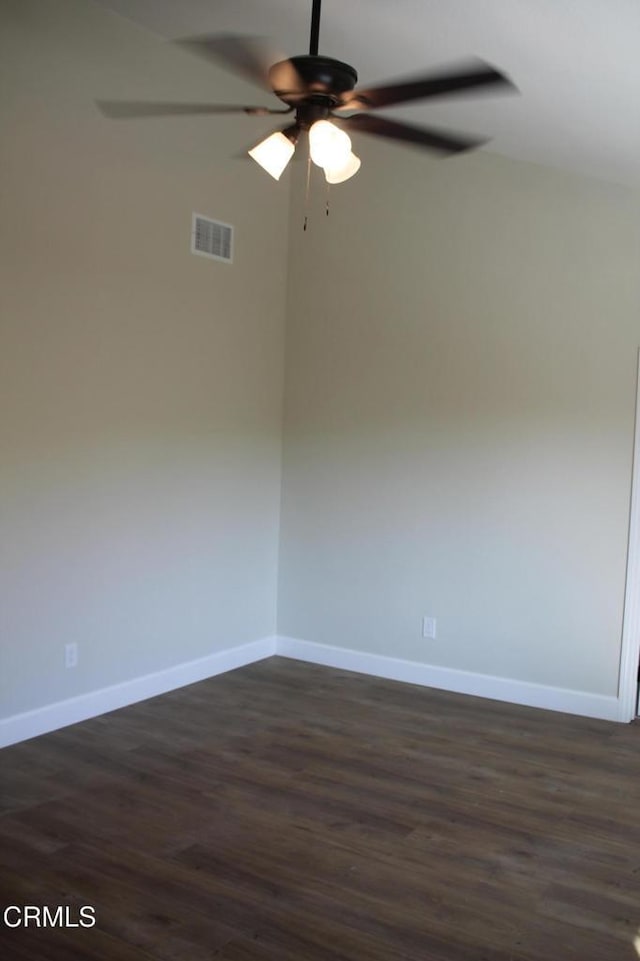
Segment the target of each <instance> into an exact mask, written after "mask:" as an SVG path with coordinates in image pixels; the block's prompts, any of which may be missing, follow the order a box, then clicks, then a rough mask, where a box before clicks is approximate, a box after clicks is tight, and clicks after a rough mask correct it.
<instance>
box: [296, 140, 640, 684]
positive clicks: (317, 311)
mask: <svg viewBox="0 0 640 961" xmlns="http://www.w3.org/2000/svg"><path fill="white" fill-rule="evenodd" d="M354 149H356V152H357V153H358V154H360V155H361V156H362V158H363V164H362V170H361V172H360V173H359V174H358V176H357V177H356V178H355V179H354V180H352V181H350V182H349V183H348V184H345V185H344V186H338V187H336V188H333V190H332V193H331V213H330V216H329V218H326V217H325V216H324V213H323V210H322V205H323V203H324V189H323V188H322V186H318V187H317V188H316V204H315V206H314V207H313V208H312V211H311V217H310V223H309V229H308V231H307V232H306V234H304V235H303V234H302V232H301V220H302V212H301V209H300V206H299V203H298V204H296V205H295V206H294V208H293V212H292V217H293V219H292V223H291V238H292V243H291V254H292V255H291V263H290V277H291V287H290V302H289V321H288V324H289V326H288V333H287V375H286V418H285V425H286V428H285V460H284V485H283V502H282V503H283V516H282V527H281V550H280V593H279V613H278V616H279V632H280V634H284V635H288V636H292V637H295V638H298V639H302V640H308V641H315V642H320V643H325V644H332V645H339V646H344V647H348V648H354V649H357V650H362V651H369V652H373V653H379V654H387V655H394V656H397V657H401V658H409V659H412V660H416V661H421V662H425V663H429V664H434V665H440V666H446V667H451V668H458V669H463V670H466V671H471V672H480V673H485V674H493V675H498V676H501V677H507V678H513V679H517V680H523V681H531V682H538V683H541V684H546V685H552V686H557V687H566V688H571V689H576V690H579V691H586V692H594V693H601V694H606V695H612V694H615V693H616V689H617V681H618V663H619V654H620V641H621V625H622V605H623V596H624V581H625V562H626V546H627V525H628V508H629V492H630V472H631V456H632V444H633V425H634V406H635V379H636V363H637V349H638V345H639V344H640V243H639V233H638V225H639V219H638V214H639V212H640V204H639V203H638V199H637V197H634V196H633V195H632V194H631V192H629V191H625V190H624V189H622V188H618V187H615V186H608V185H605V184H600V183H596V182H594V181H588V180H586V179H583V178H579V177H574V176H571V175H569V174H565V173H561V172H558V171H553V170H548V169H544V168H541V167H536V166H533V165H528V164H524V163H517V162H511V161H508V160H506V159H501V158H499V157H497V156H492V155H490V154H488V153H480V154H475V155H469V156H465V157H459V158H455V159H451V160H448V161H446V162H445V161H435V160H432V159H429V158H427V157H426V156H424V155H422V154H420V153H419V152H416V151H412V150H405V149H400V148H397V147H393V146H390V145H386V144H378V143H377V142H375V141H374V140H372V139H365V138H364V137H362V138H361V141H359V142H358V144H357V145H356V146H355V148H354ZM316 183H318V181H316ZM295 196H296V197H297V199H298V200H299V199H300V198H301V196H302V189H301V187H299V188H298V191H297V194H295ZM425 614H426V615H433V616H435V617H436V618H437V621H438V637H437V639H436V640H435V641H433V640H424V639H423V638H422V636H421V634H422V617H423V615H425Z"/></svg>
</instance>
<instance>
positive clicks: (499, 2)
mask: <svg viewBox="0 0 640 961" xmlns="http://www.w3.org/2000/svg"><path fill="white" fill-rule="evenodd" d="M99 2H100V3H102V5H103V6H105V7H108V8H109V9H111V10H113V11H115V12H117V13H119V14H121V15H123V16H125V17H127V18H129V19H130V20H132V21H134V22H135V23H137V24H139V25H141V26H143V27H145V28H147V29H149V30H152V31H154V32H156V33H158V34H160V35H161V36H163V37H166V38H178V37H189V36H194V35H197V34H207V33H217V32H226V33H241V34H246V35H252V36H264V37H269V38H271V39H273V40H274V42H275V44H276V49H278V50H279V52H280V53H281V55H282V56H283V57H284V56H291V55H295V54H303V53H306V52H307V51H308V46H309V23H310V13H311V0H241V2H238V0H180V2H179V3H176V2H175V0H99ZM639 48H640V2H639V0H445V2H443V0H394V3H393V4H391V3H389V2H388V0H349V2H348V3H345V2H344V0H324V2H323V6H322V22H321V29H320V53H321V54H326V55H327V56H330V57H334V58H336V59H338V60H344V61H346V62H347V63H350V64H352V65H353V66H354V67H355V68H356V70H357V71H358V74H359V82H360V84H367V85H370V84H371V83H372V82H381V81H386V80H388V79H392V78H396V77H403V76H407V75H412V74H417V73H422V72H427V71H428V70H430V69H431V68H434V69H437V68H438V67H440V66H442V65H444V64H448V63H454V64H455V63H456V62H460V61H464V60H468V58H469V57H470V56H477V57H481V58H482V59H484V60H487V61H489V62H490V63H492V64H493V65H495V66H497V67H499V68H500V69H501V70H503V71H505V72H506V73H507V74H509V76H510V77H511V78H512V80H513V81H514V82H515V83H516V85H517V86H518V88H519V90H520V94H521V95H520V96H504V95H503V96H495V95H487V94H484V95H482V96H479V95H476V96H469V95H467V96H464V97H457V98H456V97H450V98H446V99H443V100H439V101H435V100H434V101H430V102H429V103H424V104H418V105H410V106H407V107H403V108H389V109H387V110H383V111H381V114H382V115H386V116H391V117H394V118H396V119H402V120H405V121H408V122H410V123H417V124H429V125H433V126H440V127H449V128H450V129H452V130H458V131H463V132H468V133H477V134H478V135H480V136H482V135H490V136H491V137H492V140H491V142H490V144H489V145H488V147H487V148H486V149H489V150H491V151H493V152H494V153H499V154H503V155H505V156H507V157H512V158H515V159H520V160H528V161H531V162H534V163H541V164H546V165H549V166H552V167H560V168H563V169H568V170H573V171H577V172H579V173H583V174H587V175H589V176H593V177H598V178H602V179H604V180H609V181H613V182H616V183H622V184H626V185H629V186H632V187H636V188H637V187H640V57H639V56H638V50H639ZM176 99H179V98H176ZM202 99H203V101H204V100H208V99H211V100H212V101H215V100H216V91H215V89H211V90H203V91H202ZM255 100H256V102H257V103H262V102H264V103H265V104H269V103H270V97H269V94H268V93H265V94H264V100H261V99H260V98H259V96H256V98H255ZM272 102H273V105H274V106H277V104H278V102H277V101H275V100H274V101H272ZM203 122H215V121H209V120H206V121H203ZM398 149H403V148H398Z"/></svg>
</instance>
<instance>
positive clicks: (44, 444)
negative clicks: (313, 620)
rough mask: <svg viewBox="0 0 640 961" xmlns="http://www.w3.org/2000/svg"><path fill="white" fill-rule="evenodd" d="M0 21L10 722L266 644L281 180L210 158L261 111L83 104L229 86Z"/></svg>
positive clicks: (44, 7)
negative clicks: (171, 114) (206, 112)
mask: <svg viewBox="0 0 640 961" xmlns="http://www.w3.org/2000/svg"><path fill="white" fill-rule="evenodd" d="M0 18H1V24H0V127H1V129H2V137H0V169H1V170H2V175H1V177H0V191H1V196H0V204H1V215H0V273H1V278H0V598H1V600H0V638H1V648H0V661H1V665H0V715H11V714H13V713H15V712H18V711H22V710H27V709H30V708H34V707H38V706H40V705H43V704H46V703H50V702H53V701H56V700H59V699H62V698H66V697H69V696H72V695H74V694H79V693H83V692H87V691H91V690H94V689H96V688H99V687H102V686H105V685H109V684H113V683H117V682H119V681H122V680H125V679H128V678H133V677H136V676H139V675H141V674H144V673H147V672H150V671H155V670H159V669H162V668H165V667H168V666H171V665H173V664H176V663H179V662H182V661H187V660H189V659H192V658H196V657H200V656H202V655H205V654H208V653H210V652H214V651H216V650H217V649H219V648H227V647H231V646H233V645H235V644H239V643H242V642H245V641H252V640H255V639H257V638H260V637H263V636H266V635H271V634H273V632H274V630H275V607H276V605H275V596H276V565H277V537H278V520H279V517H278V511H279V496H280V423H281V392H282V347H283V344H282V335H283V322H284V309H285V272H286V245H287V213H288V185H287V184H286V182H285V181H283V182H282V183H281V184H278V185H277V186H275V185H274V183H273V182H272V181H270V179H269V178H267V177H262V176H260V175H256V172H255V169H252V165H251V164H250V163H244V162H243V161H241V160H237V159H235V158H234V157H233V154H234V153H236V152H239V151H240V150H241V149H242V147H243V146H244V145H245V144H246V143H247V142H250V141H251V140H252V139H253V138H254V137H256V136H257V135H259V134H260V132H261V130H262V127H261V126H260V124H263V122H262V121H256V120H255V119H253V118H245V117H241V118H239V119H237V118H220V119H207V118H196V119H195V120H184V119H178V120H162V121H146V122H134V123H121V124H117V123H114V122H109V121H107V120H105V119H104V118H103V117H102V116H101V115H100V114H99V113H98V112H97V110H96V108H95V106H94V103H93V101H94V99H96V98H105V99H108V98H119V97H129V98H132V99H145V98H149V99H176V100H180V99H189V100H207V99H212V100H224V99H226V98H228V99H230V100H231V101H240V102H243V101H245V100H246V97H247V91H248V90H250V89H251V88H245V85H244V84H241V83H240V82H239V81H237V82H236V81H230V80H229V79H228V78H227V76H226V75H223V74H220V75H218V74H217V73H216V71H215V70H214V68H213V67H212V66H211V65H209V64H206V63H201V62H200V61H199V60H195V59H192V58H191V57H188V56H187V55H186V54H184V53H183V52H181V51H176V50H175V49H172V48H171V47H170V46H169V45H167V44H165V43H163V42H161V41H160V39H159V38H156V37H154V36H152V35H150V34H148V33H145V32H144V31H142V30H140V29H138V28H136V27H134V26H133V25H132V24H130V23H129V22H127V21H125V20H123V19H121V18H119V17H116V16H114V15H112V14H109V13H106V12H105V11H104V10H103V9H102V8H100V7H98V6H96V5H94V4H92V3H90V2H87V0H57V2H56V3H48V2H46V0H5V2H3V3H2V5H1V6H0ZM251 95H252V96H255V92H254V91H251ZM194 210H195V211H198V212H200V213H203V214H208V215H210V216H213V217H214V218H218V219H221V220H223V221H226V222H229V223H231V224H234V225H235V227H236V256H235V262H234V264H233V265H232V266H228V265H226V264H220V263H216V262H213V261H210V260H207V259H205V258H202V257H194V256H192V255H191V254H190V252H189V245H190V230H191V213H192V211H194ZM70 641H75V642H77V643H78V644H79V666H78V668H77V669H75V670H65V668H64V666H63V649H64V645H65V644H66V643H68V642H70Z"/></svg>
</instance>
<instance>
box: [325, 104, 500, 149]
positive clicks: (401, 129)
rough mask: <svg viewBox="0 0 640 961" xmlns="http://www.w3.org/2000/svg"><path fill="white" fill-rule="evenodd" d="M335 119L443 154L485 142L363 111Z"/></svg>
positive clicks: (478, 138)
mask: <svg viewBox="0 0 640 961" xmlns="http://www.w3.org/2000/svg"><path fill="white" fill-rule="evenodd" d="M336 119H338V118H336ZM339 119H340V125H341V126H343V127H346V128H347V130H360V131H362V133H368V134H374V135H375V136H376V137H387V138H389V139H390V140H402V141H404V142H405V143H412V144H416V145H417V146H419V147H427V148H428V149H430V150H437V151H440V153H444V154H453V153H460V152H461V151H463V150H473V149H474V148H475V147H481V146H482V144H485V143H487V138H482V137H471V136H465V135H464V134H453V133H448V132H447V131H445V130H434V129H433V128H431V129H428V128H425V127H413V126H411V125H410V124H406V123H398V122H397V121H395V120H387V118H386V117H372V116H369V114H366V113H357V114H355V115H354V116H353V117H348V118H344V119H343V118H339Z"/></svg>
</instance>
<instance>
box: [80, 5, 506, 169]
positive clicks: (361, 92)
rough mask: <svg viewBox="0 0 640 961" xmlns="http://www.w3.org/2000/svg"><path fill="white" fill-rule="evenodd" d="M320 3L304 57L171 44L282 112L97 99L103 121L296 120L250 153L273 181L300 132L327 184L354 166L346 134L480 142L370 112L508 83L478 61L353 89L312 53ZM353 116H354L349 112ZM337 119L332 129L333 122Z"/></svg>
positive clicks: (217, 42)
mask: <svg viewBox="0 0 640 961" xmlns="http://www.w3.org/2000/svg"><path fill="white" fill-rule="evenodd" d="M321 2H322V0H313V5H312V12H311V35H310V41H309V53H308V54H305V55H303V56H297V57H290V58H289V59H287V60H280V61H278V62H277V63H273V62H272V59H270V57H269V53H268V50H267V48H266V47H265V46H263V45H262V44H261V43H260V42H259V41H257V40H256V39H254V38H250V37H242V36H233V35H214V36H207V37H199V38H198V37H196V38H194V39H190V40H181V41H177V43H179V44H180V45H181V46H182V47H184V48H186V49H189V50H191V51H193V52H195V53H198V54H200V55H204V56H205V57H207V58H209V59H212V60H215V61H216V62H218V63H222V64H223V65H224V66H226V67H228V68H231V69H233V70H235V71H236V72H240V73H242V74H243V75H244V76H245V77H248V78H249V79H250V80H252V81H254V82H257V83H258V84H259V85H260V86H261V87H263V88H266V89H267V90H269V91H271V92H272V93H274V94H275V96H276V97H278V98H279V99H280V100H281V101H282V102H283V103H284V104H286V107H285V108H284V109H282V108H280V109H271V108H269V107H244V106H239V105H234V104H203V103H149V102H141V101H113V100H111V101H104V100H103V101H99V102H98V106H99V108H100V109H101V111H102V112H103V114H105V115H106V116H108V117H112V118H134V117H158V116H171V115H174V116H177V115H195V114H229V113H245V114H250V115H253V116H266V115H270V114H289V113H294V114H295V121H294V122H293V123H291V124H289V125H287V126H285V127H283V128H282V129H280V130H276V131H275V132H274V133H271V134H269V136H268V137H266V139H264V140H262V141H261V142H260V143H258V144H256V146H255V147H253V148H252V149H251V150H249V155H250V156H251V157H253V159H254V160H256V161H257V163H259V164H260V166H261V167H263V169H264V170H266V171H267V172H268V173H269V174H271V176H272V177H274V178H275V179H276V180H278V179H279V178H280V176H281V174H282V172H283V170H284V169H285V168H286V166H287V164H288V163H289V161H290V159H291V157H292V156H293V153H294V151H295V148H296V144H297V142H298V139H299V137H300V135H301V134H302V133H306V132H308V134H309V150H310V156H311V159H312V160H313V161H314V163H316V164H317V165H318V166H320V167H322V168H323V169H324V173H325V178H326V180H327V182H328V183H341V182H343V181H344V180H348V179H349V178H350V177H352V176H353V175H354V174H355V173H357V172H358V170H359V168H360V159H359V158H358V157H356V155H355V154H354V153H353V151H352V150H351V140H350V138H349V136H348V133H347V132H346V131H361V132H362V133H366V134H373V135H375V136H378V137H385V138H388V139H391V140H399V141H402V142H405V143H410V144H413V145H417V146H419V147H425V148H427V149H429V150H434V151H436V152H438V153H440V154H443V155H448V154H454V153H458V152H460V151H463V150H472V149H474V148H475V147H479V146H481V145H482V144H484V143H486V142H487V141H486V139H482V138H478V137H473V136H467V135H464V134H454V133H450V132H447V131H443V130H435V129H433V128H431V129H430V128H425V127H416V126H412V125H410V124H406V123H400V122H398V121H395V120H389V119H388V118H386V117H381V116H375V115H372V114H371V113H370V111H373V110H377V109H379V108H380V107H391V106H395V105H396V104H401V103H408V102H409V101H414V100H424V99H427V98H430V97H438V96H443V95H448V94H455V93H464V92H465V91H467V90H482V89H487V88H498V89H502V90H503V91H504V92H508V91H514V90H516V88H515V86H514V85H513V83H512V82H511V80H509V78H508V77H507V76H506V75H505V74H503V73H501V72H500V71H499V70H496V69H495V68H494V67H492V66H490V65H489V64H486V63H483V62H482V61H475V62H474V63H472V64H467V65H465V66H462V67H458V68H457V69H456V70H452V71H447V72H444V73H438V74H427V75H425V76H418V77H413V78H410V79H404V80H399V81H395V82H391V83H386V84H384V85H383V86H379V87H367V88H364V89H356V83H357V81H358V74H357V73H356V71H355V69H354V68H353V67H352V66H350V65H349V64H348V63H342V62H341V61H340V60H333V59H332V58H331V57H325V56H321V55H319V54H318V40H319V35H320V9H321ZM354 111H355V112H354ZM335 121H337V123H336V122H335Z"/></svg>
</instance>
